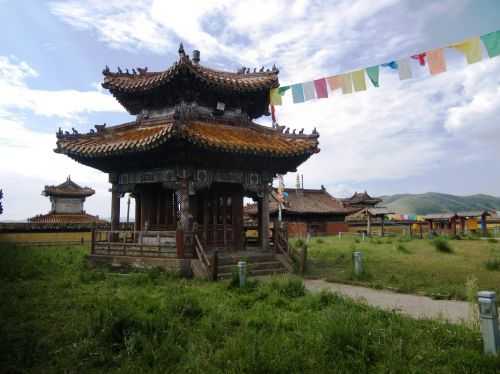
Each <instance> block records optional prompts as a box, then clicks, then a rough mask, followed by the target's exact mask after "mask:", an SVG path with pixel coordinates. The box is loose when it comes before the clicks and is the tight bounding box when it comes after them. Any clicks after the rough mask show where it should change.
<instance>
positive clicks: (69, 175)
mask: <svg viewBox="0 0 500 374" xmlns="http://www.w3.org/2000/svg"><path fill="white" fill-rule="evenodd" d="M66 180H67V181H68V182H70V181H71V174H68V178H66Z"/></svg>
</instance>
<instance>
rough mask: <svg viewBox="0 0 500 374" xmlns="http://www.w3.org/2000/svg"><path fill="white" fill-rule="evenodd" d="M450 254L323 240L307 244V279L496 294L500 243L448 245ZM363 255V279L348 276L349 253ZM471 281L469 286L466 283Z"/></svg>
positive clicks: (422, 245)
mask: <svg viewBox="0 0 500 374" xmlns="http://www.w3.org/2000/svg"><path fill="white" fill-rule="evenodd" d="M447 243H448V244H447V245H448V246H449V247H450V248H451V250H452V252H451V253H447V252H441V251H438V250H437V249H436V248H435V246H434V245H433V243H432V242H431V241H430V240H427V239H424V240H418V239H414V240H409V239H408V238H405V237H387V238H373V239H367V240H365V241H361V240H360V239H358V238H356V237H354V236H344V237H343V238H342V240H339V238H338V237H323V238H314V239H311V241H310V243H309V252H308V253H309V267H308V273H307V275H308V276H311V277H321V278H325V279H327V280H331V281H338V282H353V283H360V284H364V285H368V286H371V287H375V288H391V289H395V290H397V291H400V292H407V293H422V294H426V295H430V296H434V297H443V298H454V299H466V296H467V289H466V286H465V285H466V282H468V283H469V288H468V289H469V290H471V288H476V287H478V288H479V289H488V290H494V291H496V292H498V293H500V243H498V242H497V241H496V240H495V239H490V240H447ZM354 250H360V251H361V252H363V256H364V266H365V269H366V274H364V275H363V276H362V277H355V276H353V274H352V252H353V251H354ZM468 280H469V281H468Z"/></svg>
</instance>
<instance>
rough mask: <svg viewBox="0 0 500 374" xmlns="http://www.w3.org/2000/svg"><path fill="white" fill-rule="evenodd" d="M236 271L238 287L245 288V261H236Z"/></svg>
mask: <svg viewBox="0 0 500 374" xmlns="http://www.w3.org/2000/svg"><path fill="white" fill-rule="evenodd" d="M238 271H239V278H240V287H245V284H246V282H247V263H246V261H238Z"/></svg>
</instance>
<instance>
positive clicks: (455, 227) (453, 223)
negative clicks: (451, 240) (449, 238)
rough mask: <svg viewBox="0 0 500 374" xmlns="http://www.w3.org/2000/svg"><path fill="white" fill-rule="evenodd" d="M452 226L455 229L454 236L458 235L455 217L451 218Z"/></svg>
mask: <svg viewBox="0 0 500 374" xmlns="http://www.w3.org/2000/svg"><path fill="white" fill-rule="evenodd" d="M451 226H452V227H451V228H452V230H453V236H457V219H456V218H455V217H453V218H452V219H451Z"/></svg>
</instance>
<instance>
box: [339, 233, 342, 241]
mask: <svg viewBox="0 0 500 374" xmlns="http://www.w3.org/2000/svg"><path fill="white" fill-rule="evenodd" d="M339 240H342V231H339Z"/></svg>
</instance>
